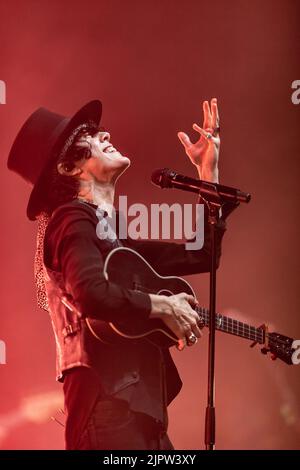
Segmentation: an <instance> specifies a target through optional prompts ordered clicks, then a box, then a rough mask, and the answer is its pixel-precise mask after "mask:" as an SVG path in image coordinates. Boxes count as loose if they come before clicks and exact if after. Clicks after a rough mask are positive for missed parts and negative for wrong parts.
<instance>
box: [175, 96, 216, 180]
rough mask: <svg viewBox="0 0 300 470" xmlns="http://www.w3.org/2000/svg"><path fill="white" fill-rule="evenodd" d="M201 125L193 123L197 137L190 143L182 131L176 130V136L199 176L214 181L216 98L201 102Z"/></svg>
mask: <svg viewBox="0 0 300 470" xmlns="http://www.w3.org/2000/svg"><path fill="white" fill-rule="evenodd" d="M203 115H204V118H203V126H202V127H200V126H199V125H198V124H196V123H194V124H193V129H194V130H195V131H197V132H198V133H199V134H200V135H199V139H198V140H197V142H195V143H192V142H191V140H190V138H189V136H188V135H187V134H186V133H184V132H182V131H181V132H178V134H177V135H178V138H179V140H180V142H181V143H182V145H183V146H184V148H185V152H186V154H187V156H188V157H189V159H190V161H191V162H192V163H193V165H195V166H196V167H197V170H198V173H199V177H200V178H201V179H205V180H207V181H212V182H214V183H217V182H218V161H219V151H220V118H219V111H218V104H217V98H213V99H212V100H211V102H210V104H209V102H208V101H204V102H203Z"/></svg>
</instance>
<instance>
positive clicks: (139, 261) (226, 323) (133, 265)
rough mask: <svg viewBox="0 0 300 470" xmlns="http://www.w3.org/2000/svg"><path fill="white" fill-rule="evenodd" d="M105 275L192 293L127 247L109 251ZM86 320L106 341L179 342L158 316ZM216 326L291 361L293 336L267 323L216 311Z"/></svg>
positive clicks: (205, 313) (203, 316)
mask: <svg viewBox="0 0 300 470" xmlns="http://www.w3.org/2000/svg"><path fill="white" fill-rule="evenodd" d="M104 275H105V277H106V279H108V280H109V281H111V282H113V283H115V284H118V285H120V286H122V287H124V288H126V289H131V290H136V291H140V292H146V293H152V294H160V295H174V294H179V293H181V292H186V293H187V294H191V295H193V296H195V293H194V291H193V289H192V287H191V286H190V285H189V283H188V282H186V281H185V280H184V279H181V278H180V277H176V276H165V277H163V276H160V275H159V274H158V273H157V272H156V271H154V269H153V268H152V267H151V266H150V264H149V263H147V261H146V260H145V259H144V258H143V257H142V256H141V255H140V254H138V253H137V252H136V251H134V250H132V249H130V248H124V247H120V248H115V249H114V250H112V251H111V252H110V253H109V255H108V256H107V258H106V261H105V264H104ZM62 302H64V304H65V305H66V307H67V308H69V309H70V310H74V306H72V305H71V304H69V303H68V301H67V300H66V299H62ZM195 310H196V312H197V313H198V315H199V326H201V327H202V326H206V327H208V326H209V323H210V320H209V319H210V312H209V310H207V309H205V308H203V307H199V306H197V307H195ZM85 321H86V324H87V326H88V328H89V330H90V331H91V333H92V334H93V335H94V337H95V338H97V339H98V340H99V341H101V342H103V343H105V344H119V343H122V344H123V343H126V342H127V343H128V341H145V340H146V341H150V342H152V343H154V344H155V345H156V346H159V347H161V348H170V347H171V346H175V345H178V339H177V337H176V336H175V335H174V333H173V332H172V331H170V330H169V328H168V327H167V326H166V325H165V323H164V322H163V321H161V320H154V319H152V320H144V319H142V318H141V319H136V318H134V320H132V321H130V319H128V318H124V322H116V323H112V322H110V323H108V322H104V321H101V320H95V319H90V318H86V319H85ZM216 330H218V331H222V332H224V333H229V334H232V335H235V336H239V337H241V338H245V339H248V340H250V341H251V342H252V345H254V344H260V345H262V346H263V348H262V350H261V351H262V352H263V353H264V354H266V353H267V352H271V353H272V357H273V359H274V358H276V357H278V358H280V359H281V360H283V361H284V362H286V363H287V364H292V363H293V362H292V357H293V354H294V352H295V348H294V346H293V344H294V340H293V339H292V338H290V337H288V336H283V335H281V334H279V333H270V332H269V331H268V329H267V327H266V325H263V326H260V327H258V328H256V327H254V326H251V325H248V324H247V323H243V322H241V321H239V320H235V319H233V318H230V317H227V316H225V315H221V314H219V313H217V314H216Z"/></svg>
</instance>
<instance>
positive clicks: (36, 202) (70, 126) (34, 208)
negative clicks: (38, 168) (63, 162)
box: [27, 100, 102, 220]
mask: <svg viewBox="0 0 300 470" xmlns="http://www.w3.org/2000/svg"><path fill="white" fill-rule="evenodd" d="M101 115H102V104H101V101H99V100H93V101H90V102H89V103H87V104H86V105H85V106H83V107H82V108H80V109H79V111H77V113H76V114H74V116H73V117H72V118H66V120H64V121H63V122H62V123H61V124H60V126H59V128H58V129H57V130H56V133H55V138H54V139H53V143H52V145H51V148H50V151H49V152H50V155H49V156H48V159H47V164H46V166H45V167H44V168H43V170H42V172H41V174H40V176H39V178H38V180H37V182H36V183H35V185H34V187H33V189H32V191H31V194H30V197H29V201H28V205H27V217H28V218H29V219H30V220H35V219H36V217H37V215H38V214H39V213H40V212H41V211H42V209H43V197H42V195H43V193H44V191H45V180H46V179H47V176H48V173H49V170H50V169H51V167H52V166H53V163H54V162H55V159H57V158H58V154H59V149H60V148H62V146H63V145H64V143H65V141H66V139H67V138H68V137H69V135H70V134H71V133H72V132H73V130H75V129H76V128H77V127H78V126H80V124H84V123H86V122H88V121H93V122H94V123H95V124H96V125H97V126H98V125H99V124H100V120H101Z"/></svg>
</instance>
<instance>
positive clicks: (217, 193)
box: [151, 168, 251, 204]
mask: <svg viewBox="0 0 300 470" xmlns="http://www.w3.org/2000/svg"><path fill="white" fill-rule="evenodd" d="M151 181H152V183H153V184H155V185H156V186H159V187H160V188H162V189H164V188H177V189H182V190H183V191H191V192H193V193H198V194H200V195H201V196H202V197H203V198H204V199H206V200H207V201H210V202H214V203H219V204H223V203H225V202H231V203H237V202H246V203H248V202H249V201H250V199H251V195H250V194H249V193H244V192H243V191H240V190H239V189H235V188H230V187H229V186H224V185H222V184H218V183H210V182H209V181H204V180H198V179H195V178H190V177H189V176H184V175H180V174H178V173H176V172H175V171H173V170H170V169H169V168H161V169H159V170H155V171H154V172H153V173H152V176H151Z"/></svg>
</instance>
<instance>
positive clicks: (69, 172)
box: [57, 163, 82, 176]
mask: <svg viewBox="0 0 300 470" xmlns="http://www.w3.org/2000/svg"><path fill="white" fill-rule="evenodd" d="M57 171H58V173H59V174H61V175H65V176H76V175H79V174H80V173H82V170H81V169H80V168H78V167H77V166H74V167H73V168H72V169H70V168H68V164H66V163H58V165H57Z"/></svg>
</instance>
